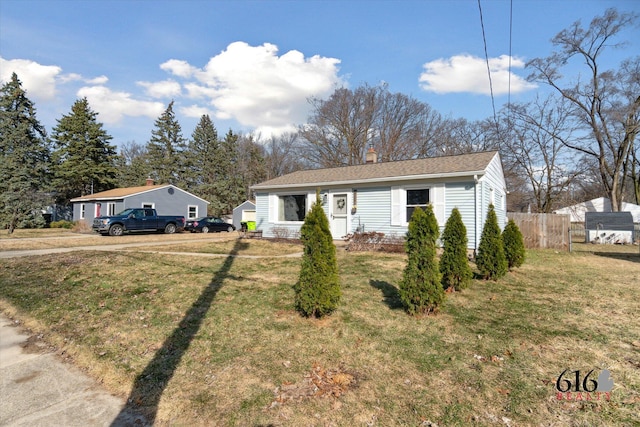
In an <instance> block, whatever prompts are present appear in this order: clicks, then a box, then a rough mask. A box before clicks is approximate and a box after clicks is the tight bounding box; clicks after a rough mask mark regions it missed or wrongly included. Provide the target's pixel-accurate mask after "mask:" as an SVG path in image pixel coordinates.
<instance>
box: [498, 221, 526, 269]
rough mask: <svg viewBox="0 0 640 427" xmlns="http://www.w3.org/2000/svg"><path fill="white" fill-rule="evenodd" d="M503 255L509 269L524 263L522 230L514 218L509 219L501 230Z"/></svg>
mask: <svg viewBox="0 0 640 427" xmlns="http://www.w3.org/2000/svg"><path fill="white" fill-rule="evenodd" d="M502 241H503V243H504V255H505V256H506V257H507V263H508V264H509V270H511V269H512V268H514V267H520V266H521V265H522V264H523V263H524V257H525V250H524V238H523V237H522V232H521V231H520V229H519V228H518V225H517V224H516V223H515V221H514V220H512V219H510V220H509V222H507V226H506V227H505V228H504V231H503V232H502Z"/></svg>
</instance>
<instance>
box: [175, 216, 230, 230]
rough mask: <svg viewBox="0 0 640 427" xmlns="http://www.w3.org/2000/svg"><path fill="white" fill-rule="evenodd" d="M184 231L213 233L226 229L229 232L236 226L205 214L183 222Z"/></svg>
mask: <svg viewBox="0 0 640 427" xmlns="http://www.w3.org/2000/svg"><path fill="white" fill-rule="evenodd" d="M184 229H185V231H190V232H192V233H196V232H199V233H213V232H220V231H227V232H229V233H231V232H232V231H234V230H235V229H236V228H235V227H234V226H233V225H232V224H228V223H226V222H224V221H223V220H222V219H220V218H217V217H215V216H205V217H202V218H196V219H190V220H188V221H187V222H186V223H185V224H184Z"/></svg>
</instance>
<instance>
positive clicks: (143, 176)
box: [116, 141, 150, 187]
mask: <svg viewBox="0 0 640 427" xmlns="http://www.w3.org/2000/svg"><path fill="white" fill-rule="evenodd" d="M116 163H117V165H118V177H117V178H118V187H137V186H141V185H145V183H146V180H147V178H148V177H149V175H150V174H149V165H148V163H147V147H146V146H144V145H141V144H138V143H136V142H135V141H130V142H127V143H125V144H123V145H122V146H121V147H120V154H118V158H117V162H116Z"/></svg>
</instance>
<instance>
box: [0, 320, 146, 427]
mask: <svg viewBox="0 0 640 427" xmlns="http://www.w3.org/2000/svg"><path fill="white" fill-rule="evenodd" d="M28 338H29V337H28V335H24V334H22V333H21V332H20V330H19V328H17V327H16V326H15V325H14V324H13V323H12V322H11V320H9V319H8V318H6V317H5V316H3V315H1V314H0V426H47V427H49V426H65V427H74V426H111V425H113V426H114V427H115V426H144V425H146V424H147V423H146V422H145V421H144V418H142V417H140V416H136V415H134V414H130V413H126V411H125V413H124V414H122V413H121V411H122V409H123V407H124V400H123V399H119V398H116V397H114V396H112V395H111V394H109V393H108V392H106V391H105V390H104V389H102V387H101V386H100V385H99V384H97V383H96V382H95V381H94V380H93V379H91V378H89V377H88V376H86V375H85V374H84V373H82V372H81V371H80V370H78V369H77V368H76V367H74V366H72V365H71V364H68V363H64V362H62V361H61V360H60V359H59V358H58V357H57V356H56V355H55V354H53V353H27V352H25V351H24V350H23V348H22V344H24V343H25V342H26V341H27V339H28ZM116 418H117V421H114V420H116Z"/></svg>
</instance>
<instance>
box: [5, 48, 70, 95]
mask: <svg viewBox="0 0 640 427" xmlns="http://www.w3.org/2000/svg"><path fill="white" fill-rule="evenodd" d="M61 72H62V68H60V67H58V66H55V65H41V64H38V63H37V62H34V61H31V60H28V59H8V60H7V59H4V58H2V57H0V81H2V83H6V82H8V81H10V80H11V75H12V74H13V73H16V74H17V76H18V79H20V81H21V82H22V88H23V89H25V90H26V91H27V96H28V97H33V98H35V99H39V100H50V99H53V98H54V97H55V95H56V77H58V76H59V75H60V73H61Z"/></svg>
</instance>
